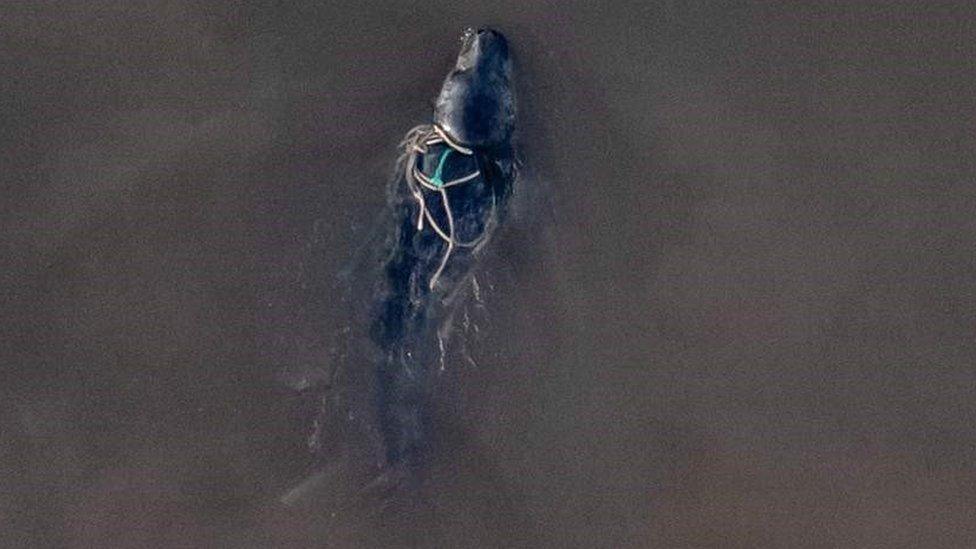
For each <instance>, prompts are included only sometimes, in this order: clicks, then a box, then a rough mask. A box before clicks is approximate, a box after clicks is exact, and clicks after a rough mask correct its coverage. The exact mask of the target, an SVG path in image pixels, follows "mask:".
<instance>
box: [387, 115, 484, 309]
mask: <svg viewBox="0 0 976 549" xmlns="http://www.w3.org/2000/svg"><path fill="white" fill-rule="evenodd" d="M441 143H443V144H445V145H447V147H448V148H447V149H446V150H445V151H444V152H443V153H442V154H441V157H440V160H439V162H438V166H437V169H436V171H435V173H434V175H433V176H431V177H428V176H427V175H425V174H424V173H423V172H421V171H420V170H419V169H417V159H418V157H419V155H422V154H427V153H428V152H429V150H430V149H429V147H430V146H431V145H438V144H441ZM402 147H403V148H404V150H405V151H406V155H407V156H406V162H405V170H404V171H405V173H404V179H405V180H406V183H407V189H408V190H409V191H410V194H411V196H413V198H414V200H416V201H417V205H418V206H419V208H420V212H419V213H418V215H417V230H418V231H423V230H424V224H425V221H426V223H427V224H428V225H430V227H431V229H433V230H434V232H435V233H436V234H437V236H438V237H440V239H441V240H443V241H444V242H445V243H446V244H447V250H446V251H445V252H444V256H443V257H442V258H441V262H440V265H439V266H438V268H437V270H436V271H434V274H433V275H432V276H431V277H430V289H431V290H433V289H434V286H435V285H436V284H437V280H438V279H439V278H440V276H441V273H443V272H444V269H445V268H446V267H447V262H448V260H449V259H450V257H451V254H452V253H453V252H454V248H455V247H460V248H478V247H480V246H481V245H482V244H484V243H485V241H486V240H487V238H488V234H489V232H490V231H489V228H490V224H491V223H492V222H493V221H494V209H495V206H496V204H495V197H494V194H493V195H492V215H491V216H490V217H489V218H488V221H487V222H486V224H485V227H484V230H483V231H482V232H481V235H479V236H478V238H475V239H474V240H471V241H468V242H464V241H459V240H457V239H456V238H455V235H454V214H453V213H452V212H451V202H450V200H449V199H448V195H447V189H449V188H451V187H453V186H455V185H461V184H463V183H467V182H468V181H472V180H474V179H475V178H477V177H478V176H480V175H481V171H480V170H475V171H474V172H472V173H470V174H468V175H465V176H463V177H458V178H456V179H452V180H450V181H443V180H442V179H441V173H442V171H443V169H444V163H445V161H446V160H447V157H448V156H449V155H450V154H451V153H454V152H457V153H459V154H463V155H465V156H472V155H473V154H474V151H472V150H471V149H468V148H466V147H463V146H461V145H459V144H458V143H456V142H454V141H453V140H452V139H451V138H450V137H449V136H448V135H447V134H446V133H444V132H443V131H442V130H441V129H440V128H438V127H437V126H436V125H424V126H417V127H415V128H413V129H411V130H410V131H409V132H407V135H406V137H405V138H404V140H403V143H402ZM424 189H427V190H429V191H432V192H435V193H437V194H438V195H439V196H440V198H441V204H442V205H443V207H444V215H445V217H446V218H447V230H446V231H445V230H444V228H443V227H441V225H440V224H439V223H438V222H437V220H436V219H434V216H433V215H432V214H431V212H430V210H429V209H428V208H427V199H426V198H425V197H424Z"/></svg>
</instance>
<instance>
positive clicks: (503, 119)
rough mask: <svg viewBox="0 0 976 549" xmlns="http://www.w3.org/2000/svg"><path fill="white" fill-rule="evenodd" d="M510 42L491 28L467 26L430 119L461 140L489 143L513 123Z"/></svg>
mask: <svg viewBox="0 0 976 549" xmlns="http://www.w3.org/2000/svg"><path fill="white" fill-rule="evenodd" d="M511 73H512V67H511V60H510V58H509V54H508V41H507V40H505V37H504V36H503V35H502V34H501V33H499V32H497V31H494V30H491V29H481V30H478V31H477V32H475V31H472V30H468V31H466V32H465V34H464V37H463V38H462V46H461V53H459V54H458V59H457V64H456V65H455V66H454V69H453V70H452V71H451V72H450V73H449V74H448V75H447V78H446V79H444V85H443V87H441V93H440V95H439V96H438V97H437V102H436V104H435V106H434V123H435V124H436V125H437V126H439V127H440V129H441V130H442V131H444V133H446V134H447V136H448V137H450V138H451V139H452V140H454V141H455V142H457V144H459V145H463V146H465V147H469V148H491V147H493V146H497V145H500V144H503V143H505V142H506V141H508V140H509V139H510V138H511V135H512V131H513V130H514V128H515V100H514V98H513V97H512V83H511V76H512V75H511Z"/></svg>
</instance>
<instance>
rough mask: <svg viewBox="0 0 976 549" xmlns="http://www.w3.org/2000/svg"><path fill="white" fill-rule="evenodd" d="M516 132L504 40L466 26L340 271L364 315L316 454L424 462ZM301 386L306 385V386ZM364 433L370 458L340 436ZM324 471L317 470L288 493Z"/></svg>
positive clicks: (405, 466) (326, 400) (502, 206)
mask: <svg viewBox="0 0 976 549" xmlns="http://www.w3.org/2000/svg"><path fill="white" fill-rule="evenodd" d="M514 133H515V99H514V93H513V89H512V67H511V59H510V56H509V48H508V43H507V41H506V39H505V37H504V36H502V35H501V34H500V33H498V32H497V31H494V30H491V29H481V30H478V31H473V30H468V31H466V32H465V33H464V35H463V37H462V47H461V51H460V54H459V55H458V58H457V63H456V64H455V66H454V68H453V69H452V70H451V71H450V72H449V73H448V75H447V77H446V78H445V80H444V84H443V86H442V89H441V91H440V94H439V96H438V98H437V100H436V103H435V108H434V111H433V114H432V118H431V121H430V122H429V123H427V124H423V125H420V126H416V127H414V128H412V129H411V130H409V131H408V132H407V134H406V136H405V138H404V139H403V141H402V142H401V144H400V151H399V152H400V154H399V156H398V159H397V161H396V166H395V170H394V174H393V177H392V178H391V180H390V183H389V187H388V191H387V197H388V203H387V208H386V210H385V212H384V214H383V216H382V218H381V220H380V228H379V229H378V231H379V232H378V234H374V238H375V237H378V240H375V239H374V240H373V241H372V242H371V244H370V245H369V246H367V247H366V248H365V249H364V251H365V252H366V255H368V256H369V258H368V260H367V261H365V262H359V263H357V264H356V265H357V266H355V267H353V268H352V269H351V270H349V271H347V272H346V275H347V277H346V281H347V283H348V284H349V286H350V287H353V286H355V287H358V288H360V289H359V292H358V293H357V292H356V291H354V290H352V289H349V291H348V294H345V295H346V300H347V303H346V304H347V305H348V306H349V308H350V309H352V310H358V309H359V306H360V305H364V306H365V307H364V308H365V309H367V310H366V311H364V312H361V313H360V314H359V315H358V316H357V315H356V314H355V313H354V315H353V316H355V319H354V320H353V321H352V322H349V323H348V325H346V326H344V327H343V328H342V330H341V334H340V335H339V338H340V342H339V343H338V347H344V348H346V349H347V350H345V351H338V350H337V351H336V352H337V356H334V357H333V360H332V364H331V368H332V371H331V372H330V373H328V374H327V375H326V376H325V377H327V378H328V379H327V381H325V382H324V384H325V385H326V387H324V393H323V395H322V397H321V402H322V408H321V410H320V411H319V412H318V417H317V419H316V421H315V432H314V433H313V435H312V438H311V441H310V442H311V445H312V447H313V448H314V449H316V450H318V451H319V452H320V454H319V455H320V457H323V456H324V455H325V454H334V453H335V452H338V451H339V450H338V448H340V447H344V448H346V449H348V450H350V451H352V452H353V453H356V452H359V453H358V455H355V456H352V455H350V456H349V457H350V458H351V459H352V461H353V462H356V463H361V462H364V461H368V462H374V463H376V464H377V465H379V466H380V467H381V468H382V469H386V471H384V472H383V473H382V474H381V477H382V476H387V478H389V477H396V476H398V475H397V474H393V475H386V473H387V472H394V471H395V472H397V473H406V474H407V475H409V476H411V477H412V476H413V475H412V473H411V472H415V471H417V470H418V468H419V467H421V466H422V465H423V464H424V462H425V456H427V455H428V450H429V449H430V446H431V440H432V437H431V434H432V431H433V430H434V426H433V425H432V421H431V417H432V414H431V412H432V410H431V407H432V398H431V397H432V391H433V389H432V381H433V379H434V378H433V376H435V375H437V373H438V372H439V371H440V370H441V369H443V367H444V366H443V365H444V357H445V339H446V338H447V336H448V335H449V334H450V332H451V324H452V319H453V318H454V316H455V315H454V313H455V312H456V311H457V310H458V308H459V307H460V306H462V305H464V301H465V299H466V298H467V296H468V295H473V296H474V297H475V298H476V299H478V300H480V297H479V296H478V294H479V290H478V283H477V279H476V277H475V274H476V266H477V264H478V259H479V257H480V256H481V255H482V253H483V251H484V250H485V247H486V246H487V244H488V243H489V241H490V239H491V237H492V235H493V234H494V232H495V231H496V230H497V229H498V227H499V226H501V225H502V224H503V223H504V221H505V219H506V211H507V209H508V205H509V202H510V199H511V197H512V192H513V188H514V185H515V183H516V179H517V174H518V170H517V167H516V164H517V162H516V151H515V146H514V145H513V138H514ZM349 275H352V276H349ZM351 294H355V295H351ZM340 295H342V293H340ZM350 295H351V297H350ZM335 297H339V296H338V295H337V296H335ZM348 349H352V350H348ZM296 388H299V389H301V390H303V391H306V392H308V389H307V386H306V384H305V383H304V382H303V383H302V384H301V387H298V386H296ZM351 426H352V427H351ZM361 435H365V439H366V440H367V441H369V442H370V444H367V446H370V447H371V448H373V449H370V450H367V454H368V455H362V452H360V451H359V450H360V449H359V448H355V445H349V444H347V441H346V440H345V439H348V438H349V437H354V438H356V437H358V438H359V439H360V440H362V439H363V437H362V436H361ZM372 442H375V443H376V444H375V445H374V444H372ZM374 450H375V451H374ZM373 458H375V461H374V459H373ZM323 459H327V458H325V457H323ZM322 478H324V477H323V476H322V474H318V475H313V476H312V477H310V478H309V480H308V481H306V483H303V484H302V485H300V486H299V487H298V488H296V489H295V490H293V491H292V492H291V493H290V495H288V496H286V497H285V498H283V500H285V501H292V500H294V499H295V498H297V497H300V496H299V495H300V494H304V493H306V492H307V490H308V489H309V486H308V483H314V482H324V481H321V479H322ZM400 478H403V477H402V475H401V476H400ZM316 479H318V480H316Z"/></svg>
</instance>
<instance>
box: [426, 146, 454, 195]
mask: <svg viewBox="0 0 976 549" xmlns="http://www.w3.org/2000/svg"><path fill="white" fill-rule="evenodd" d="M452 152H454V150H453V149H451V148H450V147H447V148H446V149H444V152H442V153H441V159H440V162H438V163H437V169H436V170H434V175H432V176H431V177H430V182H431V183H433V184H434V186H435V187H438V188H440V187H441V186H443V185H444V180H443V179H441V172H443V171H444V162H445V161H446V160H447V156H448V155H449V154H451V153H452Z"/></svg>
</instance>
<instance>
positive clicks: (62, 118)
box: [0, 1, 976, 547]
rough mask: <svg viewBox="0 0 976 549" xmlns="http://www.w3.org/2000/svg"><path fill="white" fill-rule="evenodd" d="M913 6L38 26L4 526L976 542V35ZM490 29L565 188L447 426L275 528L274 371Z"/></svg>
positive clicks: (188, 13) (235, 13)
mask: <svg viewBox="0 0 976 549" xmlns="http://www.w3.org/2000/svg"><path fill="white" fill-rule="evenodd" d="M960 5H961V4H960ZM908 6H909V4H907V3H906V4H904V5H903V6H900V7H899V6H898V5H896V4H894V3H890V2H877V3H873V2H872V3H867V2H860V3H856V6H850V5H847V4H845V3H836V4H826V3H817V4H814V3H809V2H795V3H790V4H787V5H782V4H781V5H778V6H777V7H771V6H765V5H764V4H761V3H742V4H738V3H735V4H733V3H722V4H719V3H703V2H635V3H633V4H623V3H614V4H613V5H612V6H611V5H610V4H609V3H607V4H606V5H598V4H597V3H591V2H575V3H573V2H558V3H557V2H551V3H550V2H524V1H522V2H498V3H491V4H490V5H489V4H488V3H482V2H427V3H422V4H417V5H407V4H405V3H387V2H377V3H369V2H367V3H364V2H357V3H347V4H336V5H328V4H327V3H313V2H308V3H297V4H295V3H281V5H273V3H270V2H268V3H251V4H245V3H229V2H225V3H213V4H212V5H210V6H208V5H206V4H203V3H201V4H194V3H187V2H179V1H174V2H104V1H99V2H86V3H59V4H57V5H55V4H53V3H51V4H49V5H48V4H47V3H44V2H34V3H21V2H16V3H10V4H8V5H5V6H4V7H3V8H2V9H0V10H2V13H0V53H2V56H0V57H2V61H0V152H2V155H0V185H2V186H3V189H2V190H3V199H2V200H0V228H2V235H3V238H2V239H0V257H2V261H3V268H2V269H0V281H2V286H0V288H2V290H0V311H2V315H3V318H2V320H3V321H2V324H0V338H2V339H0V397H2V399H0V545H2V546H4V547H50V546H71V547H114V546H129V547H136V546H147V547H149V546H180V547H186V546H198V547H204V546H206V547H213V546H221V547H275V546H296V547H316V546H327V545H331V546H339V547H345V546H390V545H415V546H438V547H446V546H563V547H565V546H577V547H594V546H602V547H612V546H627V547H970V546H974V545H976V369H974V364H976V277H974V271H976V264H974V263H976V259H974V258H976V254H974V251H976V215H974V214H976V189H974V186H973V174H974V172H976V154H974V150H976V148H974V145H976V142H974V141H976V139H974V137H973V136H974V133H976V123H974V120H976V116H974V115H976V112H974V95H973V85H974V84H976V79H974V75H976V73H974V59H976V51H974V50H976V47H974V40H973V38H974V37H976V33H974V32H973V31H974V25H976V18H974V14H973V13H972V12H971V11H970V10H963V9H961V8H958V7H954V6H952V5H950V4H938V5H936V4H926V6H927V7H925V8H909V7H908ZM486 23H487V24H492V25H495V26H497V27H498V28H499V29H501V30H502V31H504V32H505V33H506V34H507V35H508V36H509V38H510V40H511V42H512V44H513V48H514V50H515V54H516V56H517V69H518V85H519V92H520V108H521V116H522V118H521V139H522V142H523V149H524V156H525V158H526V170H525V178H524V179H523V181H522V184H523V186H524V187H525V188H531V189H533V191H532V192H526V193H525V194H524V195H523V197H522V207H521V209H520V211H519V212H518V214H517V215H516V216H515V219H514V223H513V225H512V226H510V227H509V228H507V229H504V230H503V233H502V234H501V236H500V238H499V239H498V240H497V241H496V242H495V243H494V244H495V246H494V250H493V252H492V255H491V257H490V258H489V260H488V262H487V265H486V269H487V271H488V272H487V274H486V275H485V285H486V288H487V291H486V292H487V294H488V295H487V296H486V302H487V307H488V313H486V315H485V317H484V318H483V319H482V322H483V326H482V329H483V331H484V334H483V335H482V336H480V339H479V340H478V341H477V344H476V345H474V346H473V348H472V355H473V358H474V360H475V362H476V363H477V366H476V367H475V366H471V365H469V364H467V363H466V362H465V361H455V363H452V364H451V365H449V367H448V369H447V373H446V374H445V376H446V377H445V380H446V382H445V385H446V386H448V390H447V394H448V395H449V396H447V397H445V400H446V402H448V405H447V406H446V407H445V410H447V411H448V412H449V413H444V414H443V416H444V417H442V420H441V430H442V431H443V432H444V433H446V434H445V435H444V438H445V440H447V441H449V442H448V443H445V444H443V452H442V454H441V455H440V457H439V458H438V459H437V460H436V463H435V464H434V466H433V467H432V479H431V482H430V483H429V484H428V485H427V486H426V487H425V488H424V490H423V493H422V494H421V496H420V497H419V499H420V500H422V501H420V502H416V503H415V504H414V505H411V506H407V507H400V508H397V509H394V510H387V511H382V510H380V509H378V508H377V507H378V506H377V505H372V506H371V505H370V504H368V503H349V502H354V501H358V499H357V498H358V496H354V495H350V494H347V493H346V491H348V490H351V489H352V488H350V487H349V486H342V485H341V483H339V484H337V485H336V486H335V488H334V489H331V490H333V491H332V492H331V493H327V494H325V495H320V496H319V497H318V498H313V501H311V502H307V503H305V504H304V505H298V506H295V507H284V506H282V505H281V504H280V503H278V497H279V496H280V495H281V494H282V493H284V492H285V491H286V490H287V489H289V488H290V487H292V486H293V485H294V484H295V483H296V482H298V481H299V480H300V479H301V478H303V475H305V474H306V473H307V472H308V468H309V467H310V465H311V459H310V457H309V455H308V452H307V450H306V447H305V437H306V435H307V431H306V426H305V425H303V423H302V421H301V420H302V411H301V406H300V405H299V403H298V402H297V401H296V399H294V398H293V397H292V396H291V393H289V392H288V391H287V390H285V389H283V388H282V387H281V385H280V383H279V380H280V373H281V372H282V371H283V370H286V369H288V368H290V367H294V366H295V365H300V366H305V365H311V366H310V367H314V366H315V365H317V364H321V363H322V361H323V360H325V358H324V357H325V355H326V354H327V348H328V346H329V345H330V341H329V334H331V333H334V332H335V330H336V329H337V327H340V326H341V322H342V320H341V319H342V318H343V316H342V311H340V310H338V309H340V308H341V307H342V305H341V303H340V302H339V301H338V300H337V299H336V298H335V297H334V296H332V295H330V294H329V293H328V292H329V291H331V290H330V288H331V279H332V278H333V277H334V276H335V274H336V273H337V272H338V271H339V269H340V267H341V265H342V264H343V263H344V262H345V261H347V260H348V258H349V256H350V254H351V253H352V250H353V249H354V248H355V247H356V244H357V242H359V241H360V238H361V235H362V234H363V231H364V230H365V229H364V227H367V226H368V224H369V223H370V221H371V219H372V218H373V216H374V214H375V213H376V212H377V211H378V209H379V207H380V205H381V203H382V200H383V195H382V193H383V185H384V183H385V181H386V180H387V176H388V174H389V170H390V169H391V166H392V162H393V158H394V155H395V151H394V147H395V145H396V143H397V141H398V139H399V138H400V137H401V136H402V134H403V132H405V131H406V130H407V129H408V128H409V127H411V126H413V125H414V124H416V123H419V122H424V121H426V118H427V116H428V115H429V111H430V107H431V100H432V98H433V97H434V95H435V94H436V91H437V89H438V87H439V84H440V81H441V79H442V78H443V76H444V74H445V71H446V70H447V69H448V67H449V66H450V64H451V63H452V60H453V57H454V55H455V54H456V49H457V45H458V42H457V37H458V35H459V33H460V31H461V30H462V29H463V27H464V26H466V25H479V24H486ZM334 474H335V475H337V478H340V479H341V478H344V477H343V472H342V471H341V470H339V471H338V472H335V473H334ZM328 491H329V490H326V492H328Z"/></svg>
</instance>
